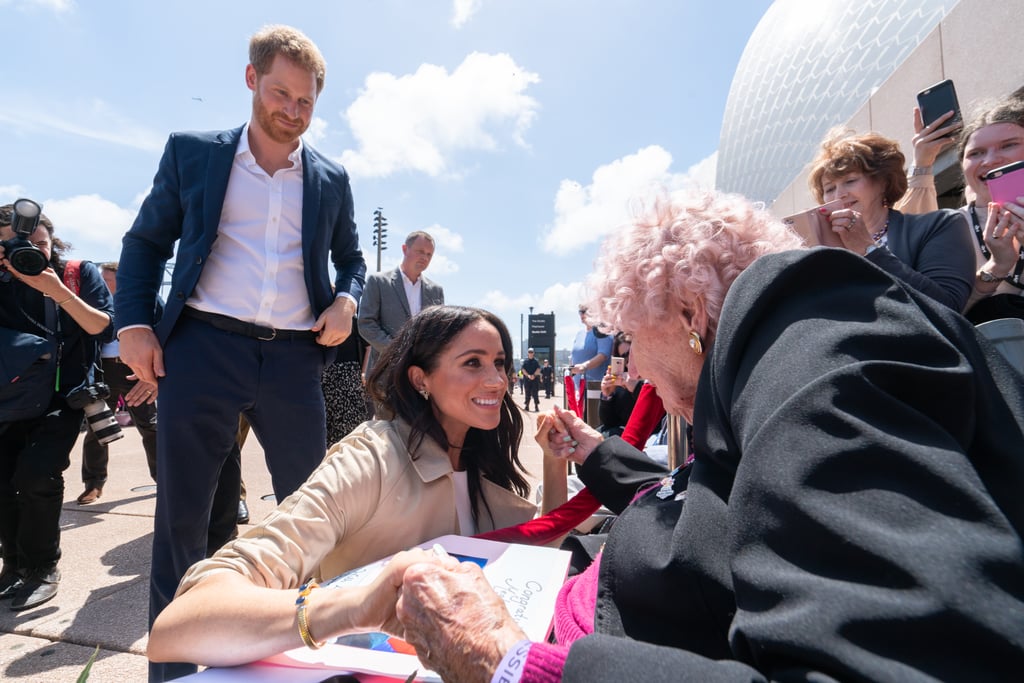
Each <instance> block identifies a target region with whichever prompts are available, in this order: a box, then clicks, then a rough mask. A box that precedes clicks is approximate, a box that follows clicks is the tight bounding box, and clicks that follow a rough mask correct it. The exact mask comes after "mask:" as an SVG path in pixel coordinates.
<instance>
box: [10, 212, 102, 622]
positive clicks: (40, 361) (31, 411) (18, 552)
mask: <svg viewBox="0 0 1024 683" xmlns="http://www.w3.org/2000/svg"><path fill="white" fill-rule="evenodd" d="M23 202H24V203H23ZM15 206H17V207H18V210H17V211H15ZM0 240H3V243H2V244H0V343H2V348H0V354H2V355H3V356H4V362H3V364H2V366H3V367H2V369H3V370H4V377H3V378H2V379H3V381H4V383H3V385H0V444H2V447H0V546H2V554H3V570H2V572H0V600H11V603H10V608H11V609H12V610H15V611H17V610H23V609H28V608H30V607H35V606H37V605H40V604H42V603H44V602H46V601H47V600H50V599H51V598H53V596H54V595H56V594H57V584H58V583H59V581H60V571H59V570H58V569H57V561H58V560H59V559H60V526H59V521H60V511H61V505H62V504H63V500H64V478H63V475H62V472H63V471H64V470H65V469H67V467H68V465H69V454H70V452H71V449H72V447H74V445H75V441H76V440H77V439H78V434H79V428H80V426H81V424H82V419H83V416H84V411H83V410H82V408H81V407H79V408H77V409H76V408H72V407H71V405H70V404H69V402H68V399H67V397H68V395H71V394H75V393H76V392H79V394H78V395H79V396H81V395H82V394H81V392H83V391H85V392H86V394H89V393H91V392H92V391H94V387H93V383H94V381H95V378H94V377H93V368H94V364H95V362H96V355H97V342H98V341H101V340H105V339H106V338H108V337H109V332H110V320H111V314H112V312H113V302H112V300H111V296H110V293H109V292H108V291H107V286H106V285H105V284H104V283H103V279H102V278H101V277H100V274H99V271H98V270H97V269H96V267H95V266H93V265H92V264H91V263H88V262H82V263H81V266H80V270H79V273H78V280H79V283H78V286H75V287H74V288H69V287H68V286H67V285H65V283H64V276H65V263H64V261H63V260H62V258H61V256H62V255H63V252H64V251H65V250H66V249H67V245H65V244H63V243H62V242H61V241H60V240H59V239H57V238H55V237H54V236H53V223H51V222H50V220H49V219H48V218H46V216H44V215H42V214H41V213H39V206H38V205H37V204H35V203H34V202H26V201H25V200H18V202H15V204H14V205H10V204H8V205H7V206H3V207H0ZM26 242H27V243H26ZM29 245H31V246H29ZM35 252H38V254H37V253H35ZM9 259H13V260H14V263H15V264H16V266H17V267H16V266H12V264H11V260H9ZM33 262H36V264H37V265H38V267H39V268H40V269H41V271H42V272H39V273H38V274H37V275H30V274H26V271H27V272H31V271H32V270H34V269H33V268H28V267H27V266H26V264H33ZM19 268H20V271H19ZM76 289H77V290H78V291H77V292H76V291H75V290H76ZM26 348H33V349H35V350H34V351H33V354H38V355H36V356H34V360H35V362H31V360H30V361H29V362H28V363H26V364H25V368H24V370H22V371H21V372H20V373H18V374H15V373H17V372H18V370H17V362H18V360H17V359H18V358H20V357H21V355H22V353H23V352H24V350H25V349H26ZM73 403H74V404H76V405H79V404H78V402H77V401H73Z"/></svg>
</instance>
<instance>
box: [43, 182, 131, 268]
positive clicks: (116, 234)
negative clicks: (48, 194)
mask: <svg viewBox="0 0 1024 683" xmlns="http://www.w3.org/2000/svg"><path fill="white" fill-rule="evenodd" d="M43 213H45V214H46V215H47V216H48V217H49V218H50V220H52V221H53V227H54V230H55V231H56V233H57V236H58V237H60V238H61V239H63V240H65V241H66V242H70V243H71V244H72V245H73V246H74V251H73V252H72V256H73V257H74V258H82V259H88V260H96V261H103V260H110V259H114V258H117V255H118V254H120V253H121V238H122V237H123V236H124V233H126V232H127V231H128V228H130V227H131V225H132V222H133V221H134V220H135V215H136V213H137V209H136V208H124V207H121V206H118V205H117V204H115V203H114V202H112V201H110V200H109V199H104V198H103V197H101V196H99V195H97V194H85V195H77V196H75V197H68V198H67V199H48V200H46V201H44V202H43Z"/></svg>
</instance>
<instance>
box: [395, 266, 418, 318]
mask: <svg viewBox="0 0 1024 683" xmlns="http://www.w3.org/2000/svg"><path fill="white" fill-rule="evenodd" d="M398 272H399V273H401V274H402V284H403V285H405V299H406V301H408V302H409V316H410V317H411V316H414V315H416V314H417V313H419V312H420V309H421V308H423V276H422V275H421V276H420V277H418V278H416V282H413V281H412V280H410V279H409V276H408V275H406V274H405V271H404V270H402V269H401V268H399V269H398Z"/></svg>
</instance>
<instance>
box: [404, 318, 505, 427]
mask: <svg viewBox="0 0 1024 683" xmlns="http://www.w3.org/2000/svg"><path fill="white" fill-rule="evenodd" d="M409 373H410V376H409V379H410V381H411V382H412V383H413V386H414V387H418V388H421V389H426V390H427V391H428V392H430V405H431V407H432V408H433V410H434V415H435V416H436V417H437V420H438V422H440V423H441V426H442V427H443V428H444V431H445V435H446V436H447V437H448V441H449V443H451V444H458V445H461V444H462V442H463V440H464V439H465V436H466V432H467V431H469V428H470V427H476V428H477V429H495V428H497V427H498V424H499V423H500V422H501V410H502V399H504V397H505V392H506V391H507V389H508V375H507V374H506V370H505V350H504V348H503V347H502V345H501V335H500V334H499V333H498V330H497V328H495V327H494V325H492V324H490V323H489V322H487V321H486V320H477V321H476V322H473V323H471V324H470V325H468V326H467V327H466V328H465V329H464V330H462V331H461V332H459V334H457V335H456V336H455V337H454V338H453V339H452V341H451V343H449V344H448V346H447V347H446V348H445V349H444V351H442V352H441V355H440V357H439V358H438V360H437V365H436V367H435V368H434V370H433V371H432V372H429V373H426V372H424V371H423V369H422V368H419V367H417V366H413V367H411V368H409Z"/></svg>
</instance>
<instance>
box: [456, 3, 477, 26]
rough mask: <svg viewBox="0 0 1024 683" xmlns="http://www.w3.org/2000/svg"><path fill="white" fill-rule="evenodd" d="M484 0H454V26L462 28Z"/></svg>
mask: <svg viewBox="0 0 1024 683" xmlns="http://www.w3.org/2000/svg"><path fill="white" fill-rule="evenodd" d="M482 4H483V0H454V1H453V2H452V26H454V27H455V28H462V27H463V26H465V25H466V22H467V21H469V20H470V18H471V17H472V16H473V15H474V14H476V13H477V11H478V10H479V9H480V5H482Z"/></svg>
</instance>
